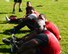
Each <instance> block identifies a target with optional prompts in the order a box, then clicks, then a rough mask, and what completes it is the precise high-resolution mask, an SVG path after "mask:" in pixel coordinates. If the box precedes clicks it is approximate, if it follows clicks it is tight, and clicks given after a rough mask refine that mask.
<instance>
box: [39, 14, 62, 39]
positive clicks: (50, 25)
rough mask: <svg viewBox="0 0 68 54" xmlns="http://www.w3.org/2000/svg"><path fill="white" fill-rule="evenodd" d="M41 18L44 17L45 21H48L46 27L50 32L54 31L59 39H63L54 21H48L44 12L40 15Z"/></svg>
mask: <svg viewBox="0 0 68 54" xmlns="http://www.w3.org/2000/svg"><path fill="white" fill-rule="evenodd" d="M39 18H41V19H43V20H44V21H45V23H46V25H45V27H46V28H47V30H49V31H50V32H52V33H53V34H54V35H55V36H56V38H57V39H58V40H61V36H60V32H59V29H58V27H57V26H56V25H55V24H54V23H52V22H50V21H48V20H47V19H46V16H45V15H44V14H41V15H40V16H39Z"/></svg>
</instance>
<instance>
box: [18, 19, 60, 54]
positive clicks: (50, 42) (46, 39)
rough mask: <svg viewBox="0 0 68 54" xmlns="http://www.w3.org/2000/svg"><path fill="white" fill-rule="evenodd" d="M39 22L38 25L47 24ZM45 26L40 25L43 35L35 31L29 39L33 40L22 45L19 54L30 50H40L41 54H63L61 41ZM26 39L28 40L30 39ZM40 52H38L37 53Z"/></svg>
mask: <svg viewBox="0 0 68 54" xmlns="http://www.w3.org/2000/svg"><path fill="white" fill-rule="evenodd" d="M41 21H42V20H40V21H38V23H41V24H43V23H44V24H45V22H44V21H42V22H41ZM44 24H43V25H40V24H39V25H40V27H39V31H40V32H41V33H38V31H35V32H33V33H32V35H31V34H30V35H29V36H28V38H31V37H30V36H32V39H30V40H29V41H26V42H25V43H24V44H22V45H21V47H20V48H19V49H18V54H19V53H20V54H21V53H23V52H27V51H29V50H32V49H35V48H38V49H39V53H40V54H61V48H60V44H59V41H58V40H57V38H56V37H55V36H54V34H53V33H51V32H50V31H48V30H47V29H46V28H45V27H44ZM28 38H26V40H27V39H28ZM37 52H38V51H37Z"/></svg>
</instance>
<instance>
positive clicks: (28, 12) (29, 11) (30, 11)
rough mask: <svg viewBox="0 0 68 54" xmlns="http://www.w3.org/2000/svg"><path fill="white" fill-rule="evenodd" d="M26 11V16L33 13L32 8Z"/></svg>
mask: <svg viewBox="0 0 68 54" xmlns="http://www.w3.org/2000/svg"><path fill="white" fill-rule="evenodd" d="M27 9H28V10H26V12H27V14H32V13H34V11H35V10H34V8H33V7H29V8H27Z"/></svg>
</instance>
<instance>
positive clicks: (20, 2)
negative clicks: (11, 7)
mask: <svg viewBox="0 0 68 54" xmlns="http://www.w3.org/2000/svg"><path fill="white" fill-rule="evenodd" d="M21 5H22V0H19V12H22V10H21Z"/></svg>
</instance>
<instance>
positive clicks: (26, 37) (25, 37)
mask: <svg viewBox="0 0 68 54" xmlns="http://www.w3.org/2000/svg"><path fill="white" fill-rule="evenodd" d="M37 34H38V33H37V32H36V31H33V32H31V33H30V34H27V35H25V36H24V37H22V38H21V40H23V41H24V42H26V41H29V40H30V39H33V38H34V37H35V36H36V35H37Z"/></svg>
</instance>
